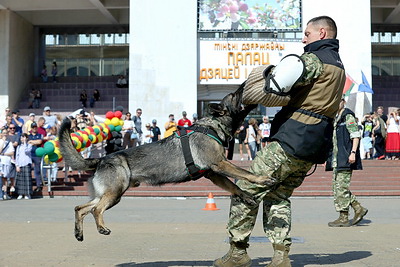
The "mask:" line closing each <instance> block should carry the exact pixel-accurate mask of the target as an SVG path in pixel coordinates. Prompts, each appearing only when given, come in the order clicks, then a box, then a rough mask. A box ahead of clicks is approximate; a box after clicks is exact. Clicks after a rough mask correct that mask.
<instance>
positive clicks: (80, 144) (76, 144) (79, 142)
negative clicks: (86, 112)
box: [71, 136, 82, 149]
mask: <svg viewBox="0 0 400 267" xmlns="http://www.w3.org/2000/svg"><path fill="white" fill-rule="evenodd" d="M71 139H72V140H73V141H75V148H76V149H79V148H81V146H82V143H81V141H79V139H78V137H76V136H73V137H71Z"/></svg>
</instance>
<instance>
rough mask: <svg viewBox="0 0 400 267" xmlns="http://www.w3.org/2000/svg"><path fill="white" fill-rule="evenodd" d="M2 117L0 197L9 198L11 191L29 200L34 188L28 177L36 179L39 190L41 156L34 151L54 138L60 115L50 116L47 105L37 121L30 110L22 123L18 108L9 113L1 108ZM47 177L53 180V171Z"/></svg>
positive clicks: (39, 189) (38, 189) (54, 175)
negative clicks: (3, 112) (26, 118)
mask: <svg viewBox="0 0 400 267" xmlns="http://www.w3.org/2000/svg"><path fill="white" fill-rule="evenodd" d="M3 118H4V119H3V120H0V131H1V140H0V160H1V163H0V175H1V181H0V185H1V189H2V190H1V194H0V197H1V199H10V198H11V197H10V195H14V194H15V195H16V196H17V199H22V198H24V199H30V198H31V197H32V194H33V191H34V190H33V188H32V179H35V181H36V188H35V191H41V190H42V186H43V185H42V179H41V170H40V163H41V157H38V156H37V155H36V153H35V151H36V149H37V148H38V147H40V146H43V144H44V143H45V142H47V141H49V140H54V139H55V138H56V134H57V129H58V127H59V126H60V121H61V117H60V116H55V115H52V114H51V109H50V107H48V106H46V107H45V108H44V109H43V115H42V116H40V117H39V118H38V119H37V120H36V114H34V113H30V114H29V119H28V120H27V121H26V122H25V121H24V120H23V119H22V118H21V117H20V114H19V110H18V109H15V110H13V111H12V112H11V111H10V109H9V108H6V109H5V114H4V116H3ZM56 168H57V166H54V169H56ZM32 171H33V173H32ZM32 174H33V175H32ZM44 176H45V174H44ZM46 179H47V178H46ZM48 179H53V180H55V179H56V172H55V174H54V172H53V175H52V177H48Z"/></svg>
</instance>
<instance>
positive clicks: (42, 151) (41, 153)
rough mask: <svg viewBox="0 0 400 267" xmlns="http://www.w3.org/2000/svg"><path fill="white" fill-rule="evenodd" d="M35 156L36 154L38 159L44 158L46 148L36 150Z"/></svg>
mask: <svg viewBox="0 0 400 267" xmlns="http://www.w3.org/2000/svg"><path fill="white" fill-rule="evenodd" d="M35 154H36V156H38V157H43V155H44V154H45V152H44V148H43V147H38V148H36V150H35Z"/></svg>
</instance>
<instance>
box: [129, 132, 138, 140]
mask: <svg viewBox="0 0 400 267" xmlns="http://www.w3.org/2000/svg"><path fill="white" fill-rule="evenodd" d="M138 138H139V136H138V133H137V132H136V131H132V133H131V140H134V139H138Z"/></svg>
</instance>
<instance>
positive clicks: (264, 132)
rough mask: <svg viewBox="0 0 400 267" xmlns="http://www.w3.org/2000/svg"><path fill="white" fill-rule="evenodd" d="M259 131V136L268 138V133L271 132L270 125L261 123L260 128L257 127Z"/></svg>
mask: <svg viewBox="0 0 400 267" xmlns="http://www.w3.org/2000/svg"><path fill="white" fill-rule="evenodd" d="M258 127H259V128H260V130H261V136H262V137H269V135H270V131H271V123H269V122H268V123H264V122H263V123H261V124H260V126H258Z"/></svg>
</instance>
